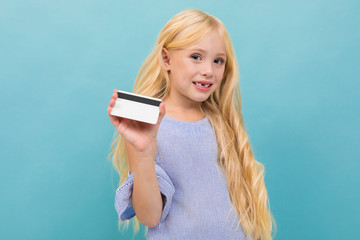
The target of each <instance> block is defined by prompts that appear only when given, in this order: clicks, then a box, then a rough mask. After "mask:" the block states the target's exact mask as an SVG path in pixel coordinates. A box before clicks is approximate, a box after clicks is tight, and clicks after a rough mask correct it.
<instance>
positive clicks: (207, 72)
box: [200, 62, 213, 77]
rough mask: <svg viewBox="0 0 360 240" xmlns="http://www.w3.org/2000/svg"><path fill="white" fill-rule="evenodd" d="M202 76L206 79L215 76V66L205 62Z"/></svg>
mask: <svg viewBox="0 0 360 240" xmlns="http://www.w3.org/2000/svg"><path fill="white" fill-rule="evenodd" d="M201 65H202V66H201V72H200V74H201V76H205V77H211V76H212V74H213V65H212V63H211V62H210V63H208V62H203V64H201Z"/></svg>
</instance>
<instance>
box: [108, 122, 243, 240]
mask: <svg viewBox="0 0 360 240" xmlns="http://www.w3.org/2000/svg"><path fill="white" fill-rule="evenodd" d="M217 156H218V153H217V143H216V136H215V133H214V129H213V128H212V126H211V124H210V122H209V120H208V119H207V118H204V119H202V120H200V121H197V122H185V121H178V120H175V119H172V118H170V117H167V116H166V115H165V116H164V118H163V120H162V122H161V124H160V127H159V131H158V136H157V154H156V159H155V170H156V174H157V179H158V184H159V188H160V192H161V193H162V194H163V195H164V196H165V198H166V200H165V205H164V209H163V212H162V217H161V220H160V222H159V224H158V225H157V226H156V227H154V228H149V229H148V236H147V239H221V240H223V239H244V240H245V239H247V238H246V237H245V234H244V233H243V230H242V228H241V225H238V222H239V219H238V216H237V214H236V212H235V209H234V208H233V206H232V204H231V201H230V197H229V192H228V188H227V181H226V176H225V174H224V173H223V171H222V169H221V168H220V167H219V165H218V163H217ZM134 174H136V173H135V172H134V173H132V174H131V175H129V176H128V177H127V179H126V180H125V182H124V183H122V184H121V186H120V187H119V188H118V189H117V191H116V196H115V208H116V210H117V212H118V215H119V219H120V220H121V221H125V220H128V219H130V218H132V217H134V216H135V212H134V209H133V207H132V204H131V193H132V186H133V181H134Z"/></svg>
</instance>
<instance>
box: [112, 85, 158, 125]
mask: <svg viewBox="0 0 360 240" xmlns="http://www.w3.org/2000/svg"><path fill="white" fill-rule="evenodd" d="M160 103H161V99H158V98H153V97H147V96H143V95H139V94H135V93H130V92H125V91H120V90H118V98H117V99H116V102H115V105H114V107H113V109H112V111H111V115H114V116H118V117H123V118H128V119H132V120H136V121H140V122H146V123H150V124H156V123H157V120H158V117H159V112H160V110H159V105H160Z"/></svg>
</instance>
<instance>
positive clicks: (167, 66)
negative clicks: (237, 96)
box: [161, 48, 170, 71]
mask: <svg viewBox="0 0 360 240" xmlns="http://www.w3.org/2000/svg"><path fill="white" fill-rule="evenodd" d="M161 54H162V60H163V63H164V67H165V70H166V71H170V56H169V51H168V50H167V49H166V48H163V49H162V53H161Z"/></svg>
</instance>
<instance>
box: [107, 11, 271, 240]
mask: <svg viewBox="0 0 360 240" xmlns="http://www.w3.org/2000/svg"><path fill="white" fill-rule="evenodd" d="M134 92H135V93H138V94H142V95H146V96H151V97H155V98H160V99H162V100H163V102H162V103H161V105H160V113H159V120H158V122H157V124H155V125H152V124H147V123H142V122H137V121H134V120H129V119H125V118H120V117H115V116H112V115H110V112H111V110H112V107H113V106H114V104H115V100H116V98H117V90H116V89H115V90H114V94H113V96H112V97H111V100H110V103H109V106H108V113H109V118H110V121H111V122H112V124H113V125H114V126H115V128H116V130H117V131H116V135H115V138H114V141H113V144H112V152H111V154H110V158H111V159H112V161H113V163H114V166H115V168H116V169H117V171H118V172H119V174H120V187H119V188H118V189H117V191H116V197H115V207H116V210H117V212H118V215H119V220H120V222H122V221H125V220H128V219H131V218H132V217H135V219H136V223H137V226H138V221H140V222H141V223H142V224H143V225H146V226H148V227H149V228H148V234H147V235H148V236H147V237H148V239H272V237H271V230H272V225H273V224H274V220H273V217H272V215H271V213H270V210H269V202H268V197H267V191H266V187H265V184H264V178H263V174H264V167H263V165H262V164H260V163H259V162H257V161H256V160H255V159H254V155H253V152H252V150H251V147H250V143H249V141H248V135H247V134H246V132H245V127H244V121H243V117H242V114H241V111H240V110H241V101H240V91H239V86H238V67H237V61H236V58H235V54H234V50H233V46H232V43H231V40H230V37H229V34H228V32H227V30H226V29H225V27H224V25H223V24H222V22H221V21H220V20H219V19H217V18H215V17H214V16H211V15H209V14H207V13H204V12H201V11H199V10H186V11H184V12H181V13H179V14H177V15H176V16H174V17H173V18H172V19H171V20H170V21H169V22H168V23H167V24H166V25H165V27H164V28H163V29H162V31H161V32H160V34H159V36H158V39H157V43H156V46H155V49H154V50H153V52H152V53H151V54H150V55H149V56H148V58H147V59H146V60H145V62H144V63H143V65H142V67H141V69H140V72H139V74H138V76H137V79H136V82H135V86H134ZM165 107H166V113H165ZM135 231H137V230H135Z"/></svg>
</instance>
